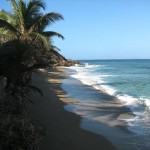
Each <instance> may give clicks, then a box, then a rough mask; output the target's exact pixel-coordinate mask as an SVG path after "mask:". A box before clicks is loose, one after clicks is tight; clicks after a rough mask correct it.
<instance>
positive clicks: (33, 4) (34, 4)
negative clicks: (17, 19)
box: [27, 0, 45, 16]
mask: <svg viewBox="0 0 150 150" xmlns="http://www.w3.org/2000/svg"><path fill="white" fill-rule="evenodd" d="M41 8H43V9H44V10H45V4H44V2H42V1H41V0H31V1H29V3H28V4H27V14H28V15H30V16H33V15H37V14H39V12H40V9H41Z"/></svg>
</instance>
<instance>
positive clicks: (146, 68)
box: [63, 60, 150, 150]
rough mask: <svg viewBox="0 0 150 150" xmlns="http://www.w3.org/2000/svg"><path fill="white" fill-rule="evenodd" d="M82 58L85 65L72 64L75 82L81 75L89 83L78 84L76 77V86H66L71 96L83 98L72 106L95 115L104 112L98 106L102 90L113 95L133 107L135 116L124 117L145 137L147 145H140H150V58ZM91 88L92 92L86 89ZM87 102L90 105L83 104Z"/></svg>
mask: <svg viewBox="0 0 150 150" xmlns="http://www.w3.org/2000/svg"><path fill="white" fill-rule="evenodd" d="M80 62H82V63H83V64H84V65H80V66H75V67H71V70H70V71H68V74H69V75H70V76H71V78H70V80H72V81H71V82H73V81H74V80H73V79H77V80H78V81H81V82H82V83H83V85H86V86H87V87H85V86H84V87H81V86H78V84H77V82H76V81H74V82H75V83H76V84H73V85H72V88H73V89H71V87H69V88H67V87H63V88H64V90H65V91H66V92H67V93H68V95H69V96H70V97H71V98H74V99H76V100H79V104H78V105H76V106H73V105H70V106H69V109H70V108H71V110H72V111H74V112H76V113H77V114H80V113H81V115H82V116H84V115H83V114H84V113H85V114H86V115H87V116H88V118H92V117H93V114H94V115H95V114H97V116H98V115H100V114H99V113H98V112H99V111H98V108H97V107H96V106H99V105H102V102H101V101H99V99H100V98H99V92H101V94H102V93H103V94H104V95H109V96H113V97H115V98H116V99H117V101H118V102H119V103H120V104H121V105H123V106H124V107H126V108H130V110H131V111H132V113H133V114H134V117H132V118H124V119H123V121H125V122H126V123H127V125H128V130H129V131H131V132H132V133H134V135H135V136H137V138H142V139H143V140H142V142H141V145H144V148H143V146H139V147H138V148H137V149H140V150H141V149H142V150H144V149H150V144H149V143H150V140H149V139H150V60H84V61H80ZM65 82H67V81H65ZM87 90H88V91H91V92H88V93H87V92H85V91H87ZM81 91H82V92H81ZM79 93H80V94H79ZM82 93H87V94H82ZM104 104H105V103H103V105H104ZM85 105H86V108H85V107H83V106H85ZM81 106H82V107H81ZM87 106H88V109H87ZM92 106H93V107H94V109H93V107H92ZM89 107H90V108H89ZM85 109H86V111H85ZM91 109H92V111H91ZM94 117H95V116H94ZM145 145H146V146H145Z"/></svg>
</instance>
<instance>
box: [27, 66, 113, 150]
mask: <svg viewBox="0 0 150 150" xmlns="http://www.w3.org/2000/svg"><path fill="white" fill-rule="evenodd" d="M64 78H67V76H66V75H65V74H64V72H63V70H62V69H61V68H59V69H53V68H47V69H40V70H39V71H37V73H34V74H33V85H36V86H38V87H39V88H40V89H41V90H42V92H43V94H44V96H43V97H41V96H40V95H39V94H38V93H34V92H33V93H31V99H32V101H33V103H34V104H32V105H30V107H29V113H30V116H31V118H32V119H33V120H35V121H36V122H37V123H38V124H40V125H41V126H42V127H43V128H44V129H45V132H46V135H45V136H44V138H43V139H42V141H41V143H40V149H41V150H116V148H115V147H114V146H113V144H112V143H111V142H110V141H109V140H108V139H107V137H104V136H102V135H98V134H95V133H91V132H89V131H86V130H84V129H81V128H80V123H81V116H79V115H76V114H73V113H71V112H68V111H66V110H64V105H65V104H66V103H76V101H74V100H72V99H69V98H67V97H66V93H65V92H64V91H63V90H62V89H61V86H60V85H61V81H62V79H64ZM102 128H104V127H103V126H102Z"/></svg>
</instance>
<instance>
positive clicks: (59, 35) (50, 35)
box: [42, 31, 65, 39]
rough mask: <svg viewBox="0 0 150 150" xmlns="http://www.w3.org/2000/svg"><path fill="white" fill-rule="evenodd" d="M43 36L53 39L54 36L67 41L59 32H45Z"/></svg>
mask: <svg viewBox="0 0 150 150" xmlns="http://www.w3.org/2000/svg"><path fill="white" fill-rule="evenodd" d="M42 34H43V35H45V36H47V37H53V36H57V37H59V38H62V39H65V38H64V37H63V35H61V34H60V33H58V32H54V31H45V32H43V33H42Z"/></svg>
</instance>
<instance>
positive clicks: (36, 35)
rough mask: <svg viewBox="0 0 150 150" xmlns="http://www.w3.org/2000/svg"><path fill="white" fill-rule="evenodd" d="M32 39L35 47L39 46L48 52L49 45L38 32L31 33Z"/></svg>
mask: <svg viewBox="0 0 150 150" xmlns="http://www.w3.org/2000/svg"><path fill="white" fill-rule="evenodd" d="M30 35H31V36H32V37H33V39H32V42H33V43H34V44H36V45H37V46H39V45H41V44H42V46H43V47H44V49H46V50H48V49H49V43H48V38H47V37H46V36H44V35H42V34H40V33H38V32H32V33H31V34H30Z"/></svg>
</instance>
